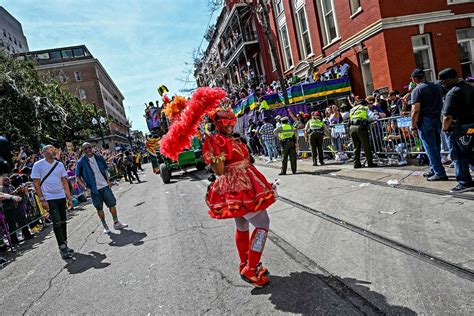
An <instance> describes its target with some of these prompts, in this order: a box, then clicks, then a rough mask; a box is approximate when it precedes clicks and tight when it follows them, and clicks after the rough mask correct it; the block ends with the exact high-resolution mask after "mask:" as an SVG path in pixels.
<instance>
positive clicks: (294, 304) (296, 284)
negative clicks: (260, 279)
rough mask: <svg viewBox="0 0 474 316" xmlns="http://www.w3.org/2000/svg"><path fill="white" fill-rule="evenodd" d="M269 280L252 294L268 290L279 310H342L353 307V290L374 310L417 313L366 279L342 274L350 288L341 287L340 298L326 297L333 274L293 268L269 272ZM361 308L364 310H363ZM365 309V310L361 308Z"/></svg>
mask: <svg viewBox="0 0 474 316" xmlns="http://www.w3.org/2000/svg"><path fill="white" fill-rule="evenodd" d="M269 279H270V284H269V285H268V286H266V287H264V288H261V289H258V288H255V289H253V290H252V291H251V293H252V295H267V294H270V297H269V300H270V301H271V303H272V304H274V305H275V309H276V310H278V311H282V312H289V313H296V314H306V315H308V314H311V315H312V314H318V315H321V314H323V315H326V314H332V315H334V314H342V313H347V308H353V307H352V305H351V303H350V301H348V299H347V297H350V296H357V294H354V293H351V292H353V291H355V292H357V293H358V294H360V295H361V296H362V297H364V298H365V299H367V300H369V301H370V302H371V303H372V304H373V305H375V306H376V309H379V310H380V311H376V312H375V313H376V314H379V313H380V314H388V315H416V313H415V312H414V311H413V310H411V309H409V308H406V307H403V306H396V305H390V304H389V303H388V302H387V299H386V297H385V296H383V295H382V294H380V293H377V292H374V291H371V290H370V289H369V287H367V286H364V285H363V284H370V283H368V282H365V281H361V280H357V279H353V278H344V279H342V281H343V282H344V284H345V285H347V286H349V287H350V289H347V290H345V289H343V291H342V293H337V295H338V296H339V297H340V298H341V299H342V300H339V299H338V300H328V292H329V291H334V292H336V291H335V290H334V289H333V288H332V287H330V286H328V284H331V283H333V282H334V280H333V278H332V277H328V276H325V275H322V274H313V273H309V272H292V273H290V275H289V276H284V277H282V276H273V275H270V277H269ZM362 312H363V311H362ZM363 313H364V312H363Z"/></svg>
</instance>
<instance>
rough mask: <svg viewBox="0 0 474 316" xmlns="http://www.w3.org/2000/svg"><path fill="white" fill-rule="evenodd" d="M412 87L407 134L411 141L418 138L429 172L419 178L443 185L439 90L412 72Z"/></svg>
mask: <svg viewBox="0 0 474 316" xmlns="http://www.w3.org/2000/svg"><path fill="white" fill-rule="evenodd" d="M411 77H412V80H413V82H414V83H416V87H415V89H413V92H412V93H411V97H412V103H413V105H412V111H411V126H412V127H411V130H412V134H413V137H418V136H420V139H421V142H422V143H423V147H424V148H425V151H426V154H427V155H428V159H429V161H430V169H429V171H428V172H425V173H424V174H423V176H424V177H426V178H427V180H428V181H446V180H448V176H447V175H446V171H445V170H444V167H443V164H442V163H441V119H440V118H441V110H442V107H443V90H442V88H441V86H439V85H436V84H434V83H432V82H429V81H427V80H426V77H425V72H424V71H423V70H421V69H415V70H414V71H413V73H412V75H411Z"/></svg>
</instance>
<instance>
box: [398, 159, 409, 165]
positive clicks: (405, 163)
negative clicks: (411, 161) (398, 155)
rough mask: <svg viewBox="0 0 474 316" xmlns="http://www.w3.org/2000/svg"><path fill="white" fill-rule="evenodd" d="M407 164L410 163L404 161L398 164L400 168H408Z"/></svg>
mask: <svg viewBox="0 0 474 316" xmlns="http://www.w3.org/2000/svg"><path fill="white" fill-rule="evenodd" d="M407 164H408V161H406V160H402V161H399V162H398V165H399V166H406V165H407Z"/></svg>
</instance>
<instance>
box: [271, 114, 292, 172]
mask: <svg viewBox="0 0 474 316" xmlns="http://www.w3.org/2000/svg"><path fill="white" fill-rule="evenodd" d="M288 120H289V119H288V117H286V116H284V117H282V118H281V119H280V121H281V125H280V126H279V127H277V128H276V129H275V130H274V131H273V133H274V134H275V136H276V137H277V138H278V139H279V140H280V145H281V148H282V151H283V153H282V156H283V161H282V164H281V172H280V173H279V175H285V174H286V168H287V165H288V156H289V157H290V165H291V171H292V172H293V174H295V173H296V145H297V143H298V138H297V136H296V130H295V129H294V128H293V127H292V126H291V125H290V124H289V123H288Z"/></svg>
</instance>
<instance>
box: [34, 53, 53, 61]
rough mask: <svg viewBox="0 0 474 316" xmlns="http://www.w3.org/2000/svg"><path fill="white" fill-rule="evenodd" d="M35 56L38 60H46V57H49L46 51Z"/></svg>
mask: <svg viewBox="0 0 474 316" xmlns="http://www.w3.org/2000/svg"><path fill="white" fill-rule="evenodd" d="M36 58H37V59H38V60H46V59H49V58H50V57H49V54H48V53H41V54H37V55H36Z"/></svg>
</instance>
